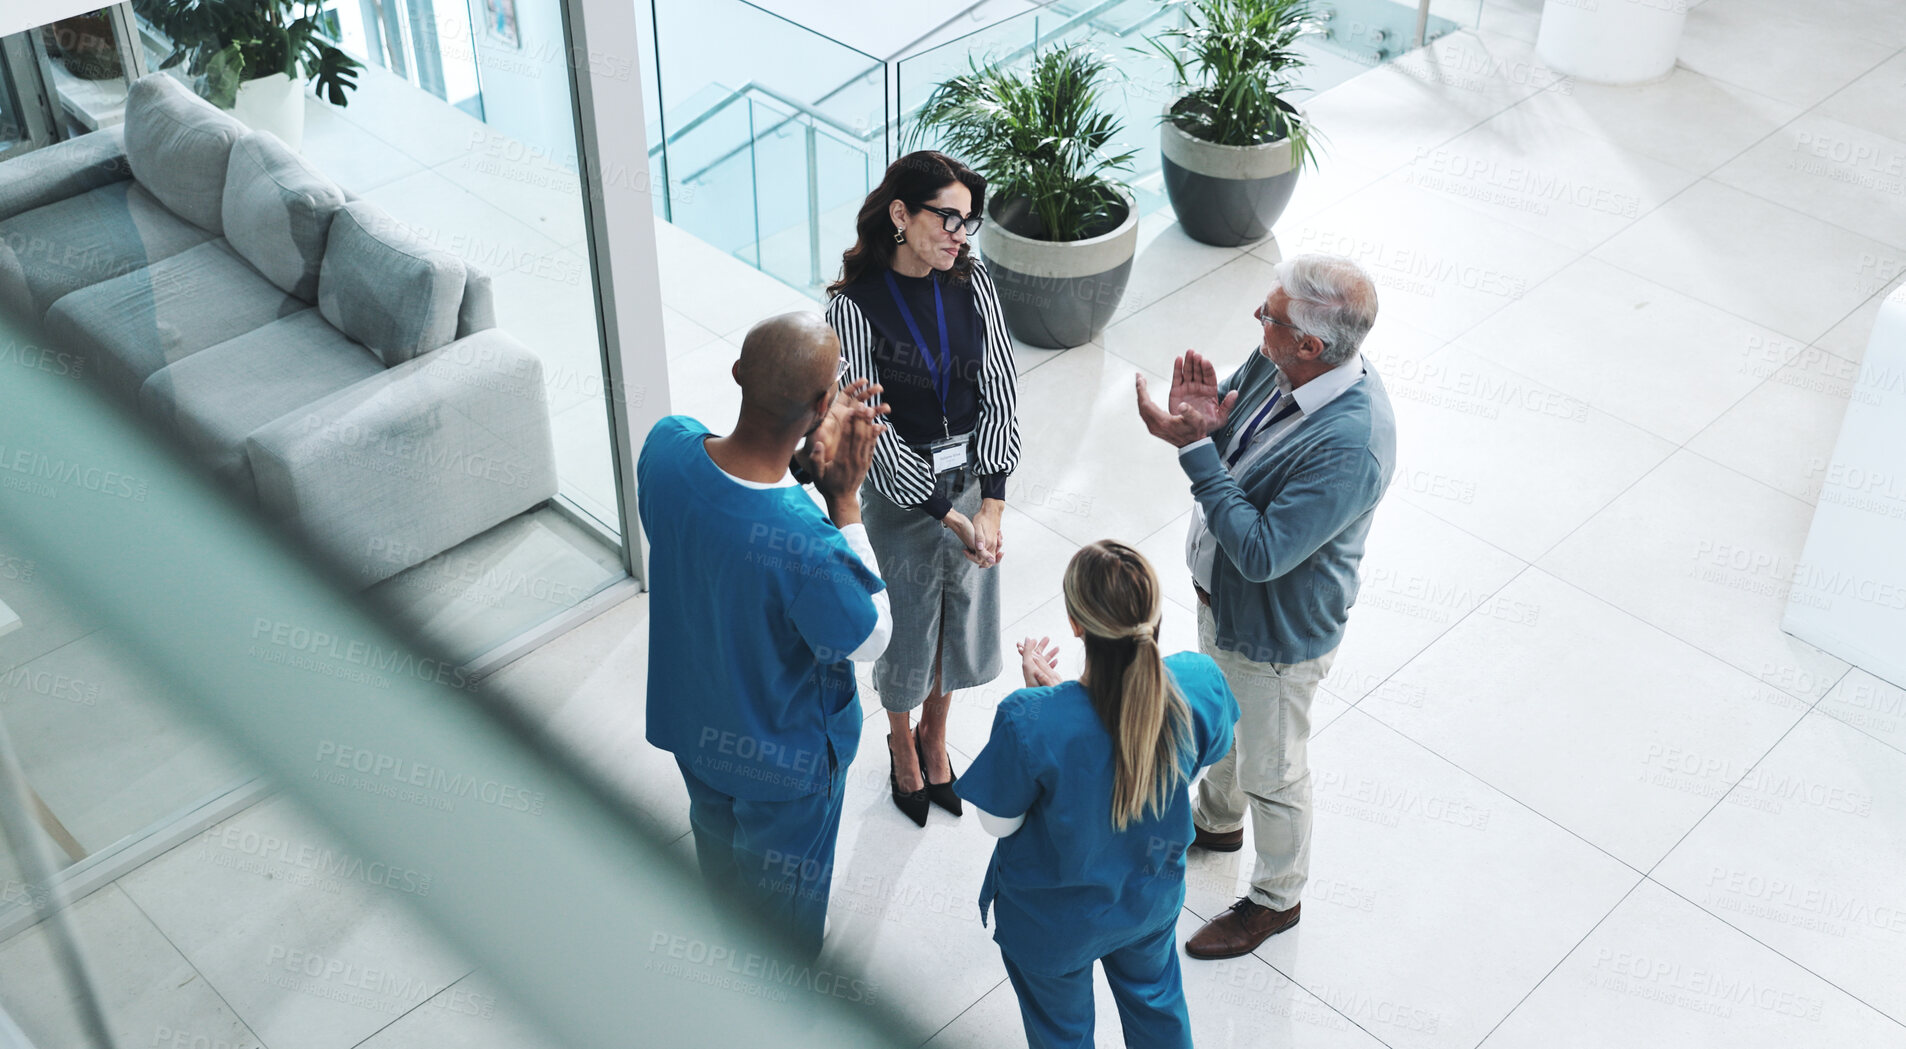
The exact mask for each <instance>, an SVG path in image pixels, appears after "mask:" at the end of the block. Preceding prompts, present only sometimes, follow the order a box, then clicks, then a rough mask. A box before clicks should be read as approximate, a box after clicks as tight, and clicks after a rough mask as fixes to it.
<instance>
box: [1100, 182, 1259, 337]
mask: <svg viewBox="0 0 1906 1049" xmlns="http://www.w3.org/2000/svg"><path fill="white" fill-rule="evenodd" d="M1168 211H1172V209H1171V208H1170V207H1165V208H1161V209H1159V211H1157V212H1155V213H1154V214H1157V215H1162V214H1164V213H1165V212H1168ZM1279 217H1280V218H1281V217H1282V216H1279ZM1171 221H1172V222H1173V223H1176V222H1177V221H1178V219H1177V215H1176V213H1175V212H1173V216H1172V219H1171ZM1276 236H1277V233H1276V231H1275V230H1272V231H1269V232H1266V233H1265V234H1264V236H1263V237H1261V238H1259V239H1258V240H1256V241H1254V242H1252V244H1251V245H1250V246H1237V247H1228V248H1227V247H1224V246H1222V245H1217V244H1205V243H1204V242H1203V241H1199V240H1193V242H1194V243H1196V244H1199V245H1201V246H1203V247H1207V248H1215V249H1218V250H1223V251H1230V252H1232V253H1233V254H1232V255H1231V257H1230V258H1228V259H1225V260H1224V261H1223V262H1220V263H1218V264H1217V265H1216V266H1213V267H1211V268H1210V269H1208V270H1205V271H1204V272H1203V273H1200V274H1198V275H1197V276H1195V277H1191V278H1189V279H1187V280H1186V281H1184V282H1183V283H1182V284H1176V285H1173V286H1172V287H1171V289H1170V290H1168V291H1162V292H1159V293H1158V295H1157V296H1155V297H1154V298H1153V299H1152V300H1151V301H1150V302H1148V303H1146V304H1145V305H1143V306H1134V307H1132V311H1131V312H1130V313H1127V314H1126V315H1125V316H1123V317H1117V316H1115V317H1113V318H1112V320H1111V321H1110V322H1109V323H1108V324H1106V327H1108V328H1109V327H1111V326H1112V325H1114V324H1120V323H1123V322H1125V321H1128V320H1131V319H1132V318H1133V317H1136V316H1138V315H1139V314H1141V313H1143V312H1145V311H1146V310H1148V309H1151V308H1152V307H1153V306H1156V305H1158V303H1159V302H1160V301H1162V300H1164V299H1168V298H1170V297H1172V296H1173V295H1176V294H1178V293H1179V292H1181V291H1183V290H1185V289H1186V288H1189V287H1191V286H1192V285H1193V284H1196V283H1198V282H1199V281H1201V280H1203V279H1205V278H1206V277H1209V276H1211V275H1212V274H1213V273H1216V272H1218V271H1219V270H1221V269H1223V268H1225V267H1226V266H1229V265H1231V264H1232V263H1233V262H1236V261H1237V260H1238V259H1240V258H1242V257H1244V256H1246V255H1250V254H1251V253H1252V252H1251V248H1252V247H1255V246H1256V245H1258V244H1262V243H1264V242H1265V241H1267V240H1271V239H1273V238H1274V237H1276ZM1185 237H1186V239H1193V238H1192V237H1191V235H1190V234H1189V233H1187V234H1185ZM1154 243H1156V242H1155V241H1154ZM1114 312H1116V310H1115V311H1114ZM1094 341H1096V340H1094Z"/></svg>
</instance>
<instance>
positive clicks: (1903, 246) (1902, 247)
mask: <svg viewBox="0 0 1906 1049" xmlns="http://www.w3.org/2000/svg"><path fill="white" fill-rule="evenodd" d="M1862 75H1864V74H1862ZM1816 108H1817V107H1816ZM1812 115H1813V110H1812V109H1807V110H1804V111H1802V112H1801V113H1798V114H1796V115H1795V116H1794V118H1793V119H1792V120H1789V121H1787V122H1786V123H1784V124H1781V125H1780V126H1779V127H1777V128H1775V129H1773V130H1772V131H1770V132H1768V133H1767V135H1765V136H1763V137H1761V138H1759V139H1756V140H1755V141H1754V144H1753V146H1750V147H1748V149H1749V150H1752V149H1756V148H1758V147H1759V146H1760V145H1761V143H1763V142H1765V141H1767V139H1768V138H1771V137H1772V136H1774V135H1777V134H1779V133H1780V132H1782V131H1785V130H1787V129H1788V128H1789V127H1791V126H1793V125H1794V124H1796V123H1798V122H1800V121H1801V120H1804V119H1806V118H1807V117H1809V116H1812ZM1820 115H1821V116H1823V117H1826V119H1828V120H1838V121H1839V122H1840V123H1842V124H1846V123H1850V122H1849V121H1845V120H1840V118H1838V117H1835V116H1830V115H1828V114H1825V113H1822V114H1820ZM1852 126H1854V127H1858V128H1859V129H1860V130H1862V131H1865V132H1866V133H1867V134H1869V135H1872V136H1873V137H1875V138H1879V139H1884V140H1885V141H1887V142H1889V143H1892V144H1893V145H1896V146H1898V147H1900V151H1901V152H1902V153H1906V142H1901V141H1900V140H1899V139H1896V138H1893V137H1892V136H1891V135H1885V134H1882V133H1880V132H1877V131H1873V130H1870V129H1868V128H1865V127H1862V126H1861V125H1858V124H1854V125H1852ZM1746 152H1747V150H1743V151H1742V154H1744V153H1746ZM1742 154H1736V155H1735V156H1733V157H1730V158H1728V160H1727V163H1725V164H1722V165H1720V166H1719V167H1716V168H1715V169H1714V170H1713V171H1711V172H1709V173H1707V174H1706V175H1704V176H1702V177H1703V178H1705V179H1709V180H1711V181H1713V182H1714V183H1715V184H1716V185H1720V186H1726V187H1727V188H1728V189H1731V190H1733V191H1734V192H1736V193H1744V194H1746V195H1747V196H1750V197H1753V198H1754V199H1756V200H1760V201H1763V202H1765V203H1768V204H1772V205H1774V206H1775V207H1778V208H1783V209H1785V210H1787V211H1791V212H1793V213H1794V214H1795V215H1798V216H1800V217H1802V218H1806V219H1812V220H1813V221H1815V222H1818V223H1820V224H1822V225H1826V226H1831V227H1833V228H1834V229H1837V230H1839V231H1840V232H1842V233H1851V234H1853V235H1855V236H1858V237H1863V238H1865V239H1867V240H1870V241H1875V242H1877V243H1880V244H1884V245H1886V246H1887V247H1889V248H1892V249H1893V250H1895V251H1906V240H1903V241H1901V242H1900V243H1893V242H1892V241H1887V240H1882V239H1880V238H1879V237H1878V236H1876V235H1874V233H1873V232H1872V231H1871V230H1863V229H1857V228H1855V227H1852V226H1848V225H1846V224H1844V223H1842V222H1840V221H1838V220H1836V219H1829V218H1822V217H1820V216H1818V215H1814V214H1810V213H1808V212H1805V211H1801V210H1800V209H1799V208H1796V207H1794V206H1793V205H1791V204H1788V203H1786V202H1785V201H1781V200H1775V199H1774V198H1773V197H1770V196H1768V195H1766V194H1765V193H1762V192H1760V191H1759V190H1755V189H1749V188H1747V187H1745V186H1738V185H1735V184H1734V183H1732V182H1728V181H1725V180H1723V179H1721V178H1720V177H1719V176H1720V174H1721V172H1722V171H1723V170H1724V169H1726V168H1727V167H1729V166H1731V165H1732V164H1733V163H1734V162H1735V161H1737V160H1740V159H1741V155H1742ZM1829 330H1830V329H1829ZM1823 334H1824V333H1823Z"/></svg>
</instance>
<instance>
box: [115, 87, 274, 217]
mask: <svg viewBox="0 0 1906 1049" xmlns="http://www.w3.org/2000/svg"><path fill="white" fill-rule="evenodd" d="M246 131H247V128H246V127H245V125H243V124H241V123H239V122H238V120H237V119H235V118H234V117H232V116H231V115H230V114H228V113H225V112H222V111H221V110H219V108H218V107H217V106H214V105H212V104H211V103H210V102H207V101H205V100H204V99H202V98H200V97H199V96H197V95H195V94H193V93H192V92H191V91H190V90H189V89H187V88H186V86H185V85H183V84H181V83H179V82H178V81H177V80H174V79H172V77H171V76H170V75H169V74H166V73H151V74H148V75H146V76H142V77H140V78H139V79H138V80H135V81H133V83H132V89H131V91H129V92H128V93H127V95H126V159H127V160H128V161H129V162H130V163H131V164H132V177H133V178H136V179H138V180H139V182H140V183H141V184H143V185H144V186H145V187H146V188H147V189H148V190H151V191H152V195H153V196H155V197H157V198H159V200H161V201H163V202H165V206H166V207H168V208H171V209H172V210H173V211H175V212H177V213H178V214H179V216H180V217H182V218H184V219H185V220H186V221H188V222H191V223H194V224H196V225H198V226H202V227H204V228H205V229H209V230H211V231H212V232H213V233H223V232H225V224H224V220H223V219H222V217H221V209H222V208H223V206H224V197H225V168H226V166H227V165H228V164H229V163H230V162H231V156H232V143H234V142H236V141H238V140H239V139H240V138H243V137H244V136H245V134H246Z"/></svg>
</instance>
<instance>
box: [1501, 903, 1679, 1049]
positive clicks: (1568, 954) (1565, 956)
mask: <svg viewBox="0 0 1906 1049" xmlns="http://www.w3.org/2000/svg"><path fill="white" fill-rule="evenodd" d="M1637 873H1639V872H1637ZM1647 880H1648V876H1647V875H1645V874H1643V875H1641V876H1640V877H1638V878H1636V879H1635V883H1634V884H1633V885H1630V886H1628V891H1627V892H1624V893H1622V894H1621V898H1620V899H1618V900H1616V901H1615V905H1614V906H1612V907H1610V908H1608V912H1607V913H1606V914H1603V915H1602V916H1601V917H1600V918H1598V919H1596V921H1595V924H1593V925H1591V926H1589V928H1588V931H1587V932H1585V933H1583V934H1582V938H1581V939H1579V940H1576V941H1575V944H1574V946H1572V947H1570V948H1569V949H1568V950H1566V951H1563V952H1562V956H1561V957H1560V958H1557V959H1556V960H1555V964H1554V965H1552V966H1550V967H1549V971H1548V972H1546V973H1543V974H1542V978H1541V979H1539V980H1537V981H1536V982H1535V986H1533V987H1530V988H1529V989H1528V990H1527V991H1526V992H1524V993H1523V995H1522V997H1521V998H1518V999H1516V1004H1514V1005H1512V1006H1510V1007H1509V1011H1508V1012H1506V1013H1503V1014H1502V1019H1500V1020H1497V1021H1496V1023H1495V1026H1493V1027H1491V1028H1489V1031H1488V1033H1487V1034H1484V1035H1483V1036H1482V1040H1481V1041H1478V1042H1477V1043H1476V1045H1475V1047H1474V1049H1482V1047H1483V1046H1485V1045H1487V1044H1488V1042H1489V1039H1491V1038H1493V1037H1495V1034H1496V1032H1497V1031H1498V1030H1500V1029H1501V1028H1502V1025H1503V1024H1505V1023H1508V1022H1509V1018H1510V1017H1511V1016H1514V1015H1515V1014H1516V1010H1518V1009H1520V1008H1522V1007H1523V1006H1524V1005H1526V1004H1528V1001H1529V999H1530V998H1532V997H1534V996H1535V992H1537V991H1539V990H1541V989H1542V985H1543V984H1546V983H1548V982H1549V980H1550V979H1552V978H1553V977H1554V976H1555V974H1556V973H1557V972H1558V971H1560V970H1561V968H1562V966H1564V965H1566V964H1568V960H1569V959H1570V958H1572V957H1574V956H1575V952H1576V951H1579V950H1581V949H1582V944H1585V943H1587V942H1588V938H1589V937H1591V936H1593V935H1595V930H1597V929H1599V928H1601V927H1602V926H1603V925H1605V924H1607V922H1608V919H1609V918H1611V917H1613V916H1614V914H1615V912H1616V911H1618V910H1620V909H1621V905H1622V904H1624V903H1627V902H1628V897H1630V896H1633V895H1634V894H1635V890H1636V889H1639V888H1640V887H1641V886H1642V883H1644V882H1646V881H1647Z"/></svg>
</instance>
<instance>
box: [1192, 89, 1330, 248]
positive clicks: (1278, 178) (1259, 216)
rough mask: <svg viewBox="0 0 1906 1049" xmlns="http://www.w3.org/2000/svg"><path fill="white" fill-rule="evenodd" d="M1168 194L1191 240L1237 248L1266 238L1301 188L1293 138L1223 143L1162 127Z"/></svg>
mask: <svg viewBox="0 0 1906 1049" xmlns="http://www.w3.org/2000/svg"><path fill="white" fill-rule="evenodd" d="M1159 145H1160V147H1161V152H1162V153H1163V154H1164V168H1165V195H1166V196H1168V197H1170V198H1171V208H1172V210H1173V211H1175V212H1177V213H1178V225H1179V226H1181V227H1183V228H1184V231H1185V233H1186V235H1188V236H1190V237H1191V239H1193V240H1197V241H1202V242H1204V243H1206V244H1216V245H1218V246H1219V247H1225V248H1234V247H1237V246H1238V245H1240V244H1249V243H1251V242H1252V241H1254V240H1263V239H1264V237H1265V236H1266V235H1268V234H1269V233H1270V232H1271V226H1272V225H1274V224H1275V223H1276V222H1277V219H1278V216H1280V215H1282V214H1283V213H1284V206H1285V205H1287V204H1289V203H1290V201H1291V193H1292V192H1293V191H1295V190H1296V189H1297V171H1298V169H1297V167H1296V165H1295V164H1293V163H1292V157H1291V144H1290V140H1289V139H1284V138H1280V139H1278V140H1277V141H1275V142H1266V143H1264V144H1263V145H1261V146H1220V145H1217V144H1215V143H1211V142H1206V141H1205V140H1204V139H1201V138H1197V137H1194V136H1192V135H1188V134H1186V133H1185V132H1184V131H1182V130H1180V129H1179V128H1178V126H1177V125H1175V124H1173V123H1172V122H1171V121H1170V119H1166V120H1165V122H1164V123H1162V124H1160V125H1159Z"/></svg>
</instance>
